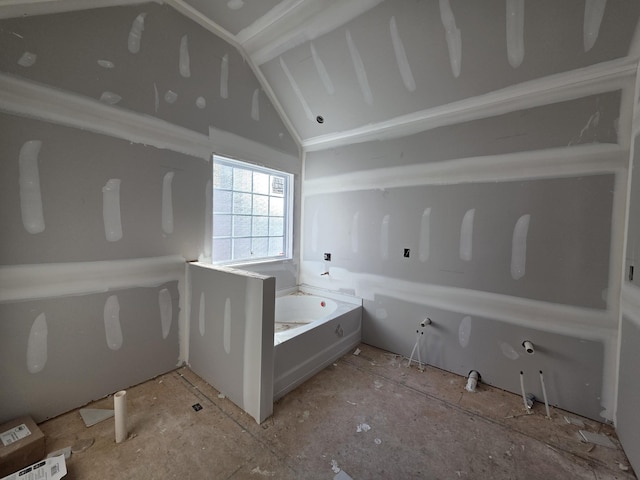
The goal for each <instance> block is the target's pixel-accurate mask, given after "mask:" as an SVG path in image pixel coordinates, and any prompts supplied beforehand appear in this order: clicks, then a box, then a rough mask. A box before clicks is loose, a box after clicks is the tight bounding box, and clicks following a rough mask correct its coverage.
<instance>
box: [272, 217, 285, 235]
mask: <svg viewBox="0 0 640 480" xmlns="http://www.w3.org/2000/svg"><path fill="white" fill-rule="evenodd" d="M283 235H284V219H283V218H282V217H271V218H270V219H269V236H270V237H281V236H283Z"/></svg>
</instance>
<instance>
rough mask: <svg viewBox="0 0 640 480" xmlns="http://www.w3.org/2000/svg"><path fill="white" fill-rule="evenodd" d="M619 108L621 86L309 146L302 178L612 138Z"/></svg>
mask: <svg viewBox="0 0 640 480" xmlns="http://www.w3.org/2000/svg"><path fill="white" fill-rule="evenodd" d="M619 111H620V91H614V92H608V93H603V94H600V95H591V96H587V97H583V98H578V99H576V100H570V101H566V102H559V103H555V104H551V105H543V106H540V107H535V108H529V109H526V110H520V111H517V112H512V113H507V114H504V115H499V116H495V117H490V118H483V119H480V120H474V121H470V122H464V123H460V124H456V125H452V126H447V127H440V128H435V129H433V130H428V131H425V132H421V133H418V134H415V135H411V136H408V137H403V138H398V139H392V140H386V141H384V142H380V141H373V142H366V143H360V144H355V145H349V146H345V147H340V148H332V149H328V150H322V151H318V152H308V153H307V154H306V157H305V179H306V180H310V179H313V178H318V177H324V176H331V175H338V174H340V173H348V172H357V171H364V170H369V169H374V168H385V167H391V166H401V165H412V164H418V163H431V162H436V161H443V160H453V159H458V158H466V157H477V156H485V155H502V154H509V153H515V152H524V151H533V150H542V149H545V148H557V147H566V146H570V145H582V144H589V143H616V142H617V133H616V125H617V121H618V117H619ZM596 117H597V121H594V118H596Z"/></svg>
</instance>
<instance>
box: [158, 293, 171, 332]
mask: <svg viewBox="0 0 640 480" xmlns="http://www.w3.org/2000/svg"><path fill="white" fill-rule="evenodd" d="M158 305H159V307H160V324H161V326H162V338H165V339H166V338H167V337H168V336H169V332H170V331H171V323H172V322H173V302H172V300H171V293H170V292H169V290H168V289H166V288H163V289H162V290H160V292H159V293H158Z"/></svg>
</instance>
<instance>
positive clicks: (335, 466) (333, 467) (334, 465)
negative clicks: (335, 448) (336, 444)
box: [331, 460, 340, 473]
mask: <svg viewBox="0 0 640 480" xmlns="http://www.w3.org/2000/svg"><path fill="white" fill-rule="evenodd" d="M331 470H333V473H338V472H340V467H339V466H338V462H336V461H335V460H331Z"/></svg>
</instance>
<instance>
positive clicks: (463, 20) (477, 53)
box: [170, 0, 640, 150]
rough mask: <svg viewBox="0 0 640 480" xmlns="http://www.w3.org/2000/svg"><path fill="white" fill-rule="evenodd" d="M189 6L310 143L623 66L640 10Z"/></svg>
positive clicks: (400, 4)
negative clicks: (232, 47) (240, 57)
mask: <svg viewBox="0 0 640 480" xmlns="http://www.w3.org/2000/svg"><path fill="white" fill-rule="evenodd" d="M184 2H186V3H183V0H173V1H172V2H170V3H171V4H173V5H174V6H176V7H177V8H178V9H181V10H182V11H183V13H186V14H187V15H188V16H191V17H192V18H198V19H200V21H204V22H208V23H209V25H210V27H211V26H214V28H217V29H218V33H221V34H222V35H223V36H226V38H227V39H228V40H229V41H231V42H232V43H235V44H236V45H237V46H238V47H239V48H240V49H241V50H242V51H243V52H244V53H245V55H247V56H248V57H250V58H251V60H252V61H253V63H254V65H255V66H256V67H257V69H258V70H259V72H258V74H259V76H262V77H263V78H262V81H263V83H265V87H266V88H267V89H269V90H271V91H272V92H273V94H274V95H275V98H276V99H277V102H278V103H279V104H280V107H281V109H282V113H283V114H284V115H285V116H286V117H287V118H288V120H289V121H290V125H292V127H293V129H294V130H295V132H294V133H295V136H297V137H298V140H299V141H300V143H301V144H302V146H303V147H305V148H306V149H308V150H310V149H311V150H312V149H315V148H323V145H324V146H326V145H329V144H331V142H333V141H335V140H336V139H339V138H343V137H357V136H358V135H359V134H361V133H362V132H364V131H366V132H373V135H374V136H375V135H376V132H377V134H379V135H381V136H384V135H385V134H386V131H387V130H388V128H390V127H391V126H393V125H397V124H405V125H406V124H410V123H411V122H415V121H417V120H419V119H423V118H425V117H428V116H429V115H430V114H431V113H433V112H440V113H441V111H442V110H443V109H446V108H448V107H446V106H451V107H452V108H453V107H455V106H456V105H458V104H459V103H460V102H464V101H467V100H468V99H473V98H478V97H481V96H483V95H487V94H490V93H491V92H496V91H503V90H504V89H509V88H512V87H513V86H514V85H523V84H524V85H525V86H526V85H527V83H526V82H532V81H536V80H538V79H541V78H544V77H550V76H554V75H555V76H558V75H562V74H565V75H567V73H566V72H574V71H576V70H579V69H585V68H588V67H590V66H592V65H596V64H600V63H602V62H611V61H614V62H615V61H616V59H622V58H624V57H626V56H627V55H628V54H629V50H630V45H631V44H632V40H633V38H634V33H635V29H636V25H637V21H638V15H639V14H640V2H629V1H624V0H617V1H615V0H614V1H609V2H607V1H606V0H586V1H585V0H563V1H562V2H558V1H555V0H536V2H527V3H525V1H524V0H485V1H482V2H469V1H467V0H439V1H436V0H386V1H381V0H282V1H278V0H214V1H212V0H184ZM551 78H553V77H551ZM319 117H322V118H319Z"/></svg>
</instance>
